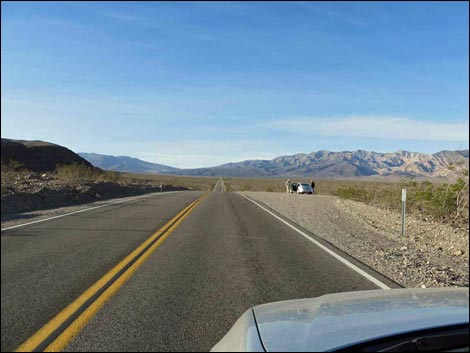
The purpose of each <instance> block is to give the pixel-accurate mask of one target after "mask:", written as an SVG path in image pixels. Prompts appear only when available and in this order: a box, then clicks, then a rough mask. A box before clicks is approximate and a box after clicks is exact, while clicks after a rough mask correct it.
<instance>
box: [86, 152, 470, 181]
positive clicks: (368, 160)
mask: <svg viewBox="0 0 470 353" xmlns="http://www.w3.org/2000/svg"><path fill="white" fill-rule="evenodd" d="M79 154H80V156H81V157H83V158H84V159H86V160H87V161H89V162H90V163H91V164H93V165H94V166H96V167H99V168H102V169H107V170H115V171H123V172H133V173H156V174H173V175H189V176H225V177H276V176H289V177H316V178H350V177H369V176H386V177H445V176H447V175H448V174H449V173H450V171H449V168H448V167H449V165H450V164H452V163H457V162H462V163H464V164H465V165H467V166H468V161H469V151H468V150H458V151H448V150H445V151H441V152H438V153H434V154H426V153H419V152H409V151H398V152H392V153H379V152H373V151H365V150H356V151H343V152H331V151H326V150H321V151H317V152H312V153H309V154H306V153H299V154H294V155H287V156H280V157H277V158H274V159H271V160H246V161H242V162H236V163H227V164H223V165H220V166H215V167H208V168H196V169H180V168H174V167H170V166H167V165H161V164H156V163H150V162H145V161H142V160H140V159H137V158H131V157H126V156H117V157H115V156H107V155H100V154H96V153H79Z"/></svg>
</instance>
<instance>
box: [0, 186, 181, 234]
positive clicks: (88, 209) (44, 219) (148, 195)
mask: <svg viewBox="0 0 470 353" xmlns="http://www.w3.org/2000/svg"><path fill="white" fill-rule="evenodd" d="M174 192H176V191H168V192H164V193H151V194H147V195H142V196H137V197H133V198H131V199H126V200H121V201H116V202H110V203H106V204H104V205H99V206H95V207H90V208H85V209H83V210H78V211H74V212H70V213H64V214H61V215H58V216H54V217H49V218H43V219H38V220H37V221H32V222H28V223H22V224H18V225H16V226H11V227H7V228H2V229H1V231H2V232H3V231H4V230H8V229H13V228H19V227H23V226H27V225H30V224H34V223H39V222H45V221H49V220H51V219H55V218H60V217H65V216H70V215H73V214H76V213H80V212H85V211H90V210H94V209H97V208H100V207H105V206H111V205H116V204H118V203H123V202H128V201H133V200H137V199H143V198H145V197H150V196H158V195H164V194H171V193H174ZM155 194H156V195H155ZM71 206H79V205H71Z"/></svg>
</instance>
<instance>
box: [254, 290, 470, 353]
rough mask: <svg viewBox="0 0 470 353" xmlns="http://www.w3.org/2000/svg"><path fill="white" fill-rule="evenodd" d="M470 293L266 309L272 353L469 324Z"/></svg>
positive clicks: (342, 297)
mask: <svg viewBox="0 0 470 353" xmlns="http://www.w3.org/2000/svg"><path fill="white" fill-rule="evenodd" d="M468 300H469V297H468V288H460V289H453V288H445V289H395V290H372V291H362V292H350V293H340V294H330V295H324V296H321V297H318V298H316V299H301V300H291V301H286V302H278V303H271V304H265V305H260V306H257V307H255V308H254V315H255V318H256V322H257V325H258V330H259V333H260V337H261V340H262V343H263V345H264V347H265V349H266V350H267V351H277V352H279V351H280V352H283V351H284V352H285V351H291V352H292V351H295V352H302V351H303V352H305V351H326V350H331V349H337V348H340V347H342V346H348V345H351V344H354V343H360V342H363V341H367V340H371V339H374V338H380V337H385V336H390V335H394V334H397V333H404V332H409V331H415V330H420V329H425V328H431V327H439V326H445V325H452V324H460V323H468V320H469V319H468V315H469V311H468V305H469V304H468Z"/></svg>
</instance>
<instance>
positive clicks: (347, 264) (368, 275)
mask: <svg viewBox="0 0 470 353" xmlns="http://www.w3.org/2000/svg"><path fill="white" fill-rule="evenodd" d="M240 195H241V194H240ZM241 196H242V197H244V198H245V199H247V200H248V201H250V202H251V203H253V204H255V205H256V206H258V207H260V208H262V209H263V210H265V211H266V212H268V213H269V214H270V215H271V216H273V217H275V218H277V219H278V220H280V221H281V222H282V223H284V224H285V225H287V226H289V227H290V228H292V229H293V230H295V231H296V232H297V233H299V234H300V235H303V236H304V237H305V238H307V239H308V240H310V241H311V242H312V243H314V244H315V245H317V246H318V247H319V248H321V249H322V250H324V251H326V252H327V253H328V254H330V255H331V256H333V257H334V258H336V259H337V260H339V261H341V262H342V263H343V264H345V265H346V266H348V267H349V268H351V269H352V270H354V271H356V272H357V273H359V274H360V275H362V276H363V277H365V278H367V279H368V280H369V281H371V282H372V283H374V284H375V285H376V286H378V287H379V288H382V289H391V288H390V287H389V286H387V285H386V284H385V283H383V282H381V281H379V280H378V279H377V278H375V277H373V276H371V275H370V274H368V273H367V272H365V271H364V270H361V269H360V268H359V267H357V266H356V265H354V264H352V263H351V262H349V261H348V260H346V259H345V258H343V257H341V256H340V255H338V254H337V253H335V252H334V251H333V250H331V249H329V248H327V247H326V246H324V245H323V244H321V243H319V242H318V241H316V240H315V239H313V238H312V237H310V236H308V235H307V234H306V233H304V232H302V231H301V230H300V229H297V228H296V227H294V226H293V225H292V224H290V223H289V222H286V221H285V220H283V219H282V218H281V217H279V216H277V215H275V214H274V213H272V212H271V211H269V210H268V209H266V208H265V207H263V206H261V205H260V204H258V203H257V202H255V201H253V200H251V199H250V198H248V197H246V196H245V195H241Z"/></svg>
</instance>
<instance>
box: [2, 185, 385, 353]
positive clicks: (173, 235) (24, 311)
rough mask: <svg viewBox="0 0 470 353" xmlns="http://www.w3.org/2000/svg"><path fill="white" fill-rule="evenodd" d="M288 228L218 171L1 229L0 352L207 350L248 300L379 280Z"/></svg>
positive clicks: (346, 288)
mask: <svg viewBox="0 0 470 353" xmlns="http://www.w3.org/2000/svg"><path fill="white" fill-rule="evenodd" d="M319 221H321V220H319ZM295 227H296V226H295V225H294V226H290V225H289V224H288V222H286V221H285V220H282V219H281V217H279V216H278V217H275V216H274V215H273V214H270V213H268V212H267V211H266V210H265V209H263V208H261V207H259V206H258V205H256V204H254V203H253V202H251V201H250V200H248V199H246V198H244V197H242V196H241V195H239V194H236V193H232V192H225V185H224V182H223V180H222V179H219V180H218V182H217V183H216V185H215V186H214V188H213V190H211V192H206V193H204V192H200V191H180V192H168V193H157V194H152V195H146V196H145V197H138V198H133V199H130V200H129V201H127V202H121V203H116V204H111V203H110V204H109V205H108V206H106V207H99V208H93V209H90V210H88V211H86V212H80V213H75V214H70V215H67V216H64V217H60V218H54V219H50V220H46V221H43V222H38V223H30V224H26V225H24V226H20V227H16V228H10V229H2V233H1V235H2V236H1V325H2V327H1V330H2V335H1V350H2V352H4V351H13V350H15V349H19V350H24V351H31V350H38V351H43V350H49V351H54V350H64V351H208V350H209V349H210V348H211V347H212V346H213V345H214V344H215V343H217V342H218V340H220V339H221V338H222V337H223V336H224V335H225V333H226V332H227V331H228V330H229V329H230V327H231V326H232V325H233V323H234V322H235V321H236V319H237V318H238V317H239V316H240V315H241V314H242V313H243V312H244V311H245V310H247V309H248V308H250V307H252V306H254V305H258V304H262V303H267V302H272V301H279V300H287V299H297V298H310V297H316V296H320V295H323V294H328V293H336V292H345V291H355V290H365V289H378V286H377V284H376V283H374V282H373V281H371V280H370V279H369V278H367V276H364V275H361V273H359V272H358V271H357V270H354V269H353V268H352V267H351V266H349V265H347V264H345V262H344V261H343V262H342V261H339V260H338V258H337V257H336V256H332V254H331V253H328V252H327V251H325V249H324V248H322V247H321V246H319V245H316V244H315V243H313V242H312V241H309V239H307V238H306V237H305V236H302V235H300V234H299V231H296V230H295V229H294V228H295ZM303 232H306V231H305V230H303ZM309 236H310V235H309ZM311 236H312V237H314V235H311ZM335 251H336V250H335ZM342 256H347V255H344V254H343V255H342ZM349 261H352V262H354V260H353V259H349ZM346 262H347V261H346ZM356 265H357V266H361V265H360V264H357V263H356ZM361 268H362V270H363V271H365V272H367V273H368V274H369V276H372V277H374V278H377V279H379V280H380V281H382V282H384V283H388V285H390V286H392V284H390V282H387V280H386V279H384V278H383V277H381V276H380V275H379V274H377V273H374V272H373V271H372V270H370V269H367V268H364V267H361Z"/></svg>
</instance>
